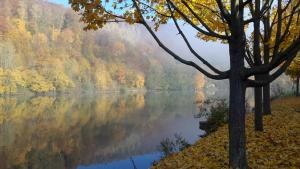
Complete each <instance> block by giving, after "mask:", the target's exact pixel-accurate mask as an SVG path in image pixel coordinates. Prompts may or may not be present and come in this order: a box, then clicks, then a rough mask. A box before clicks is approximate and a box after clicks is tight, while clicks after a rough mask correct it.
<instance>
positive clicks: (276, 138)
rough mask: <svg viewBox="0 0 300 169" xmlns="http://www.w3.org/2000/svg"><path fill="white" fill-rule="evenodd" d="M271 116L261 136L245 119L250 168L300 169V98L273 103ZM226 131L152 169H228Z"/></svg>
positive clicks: (223, 128) (206, 138) (265, 121)
mask: <svg viewBox="0 0 300 169" xmlns="http://www.w3.org/2000/svg"><path fill="white" fill-rule="evenodd" d="M272 111H273V112H272V113H273V114H272V115H270V116H265V117H264V127H265V130H264V132H255V131H254V117H253V114H252V113H251V114H249V115H247V118H246V135H247V155H248V165H249V168H259V169H264V168H266V169H267V168H285V169H287V168H295V169H298V168H299V167H300V112H299V111H300V98H299V97H298V98H296V97H290V98H281V99H277V100H274V101H273V102H272ZM228 165H229V164H228V127H227V125H225V126H223V127H220V128H219V129H218V130H217V131H216V132H214V133H211V134H210V135H208V136H207V137H205V138H202V139H200V140H199V141H197V142H196V143H195V144H194V145H192V146H191V147H189V148H187V149H185V150H183V151H181V152H178V153H174V154H172V155H170V156H168V157H166V158H164V159H162V160H161V161H159V162H158V163H157V164H154V166H153V167H152V169H175V168H176V169H177V168H179V169H185V168H186V169H193V168H195V169H199V168H205V169H206V168H209V169H210V168H211V169H218V168H228Z"/></svg>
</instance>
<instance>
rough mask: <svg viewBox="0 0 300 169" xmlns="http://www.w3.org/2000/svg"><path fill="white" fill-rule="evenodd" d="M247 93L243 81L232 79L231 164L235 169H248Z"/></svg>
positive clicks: (230, 119) (230, 106) (230, 114)
mask: <svg viewBox="0 0 300 169" xmlns="http://www.w3.org/2000/svg"><path fill="white" fill-rule="evenodd" d="M245 92H246V88H245V85H244V84H243V81H242V80H241V79H238V78H231V79H230V103H229V163H230V167H231V168H233V169H237V168H239V169H245V168H247V158H246V136H245V111H246V110H245Z"/></svg>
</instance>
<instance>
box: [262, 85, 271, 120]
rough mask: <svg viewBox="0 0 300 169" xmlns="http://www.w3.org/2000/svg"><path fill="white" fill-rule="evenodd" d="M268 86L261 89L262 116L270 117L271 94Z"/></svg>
mask: <svg viewBox="0 0 300 169" xmlns="http://www.w3.org/2000/svg"><path fill="white" fill-rule="evenodd" d="M270 93H271V92H270V84H268V85H266V86H264V87H263V112H264V115H270V114H272V112H271V94H270Z"/></svg>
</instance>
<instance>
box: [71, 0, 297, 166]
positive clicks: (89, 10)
mask: <svg viewBox="0 0 300 169" xmlns="http://www.w3.org/2000/svg"><path fill="white" fill-rule="evenodd" d="M291 1H297V0H291ZM70 3H71V6H72V8H73V9H74V10H75V11H77V12H79V13H80V15H81V20H82V21H83V22H84V23H85V24H86V27H85V29H87V30H88V29H93V30H96V29H99V28H102V27H103V26H104V25H105V24H108V23H120V22H127V23H129V24H141V25H143V26H144V27H145V28H146V29H147V31H148V32H149V33H150V34H151V36H152V37H153V38H154V40H155V41H156V42H157V44H158V45H159V46H160V47H161V48H162V49H164V50H165V51H166V52H167V53H169V54H170V55H171V56H172V57H174V58H175V59H176V60H178V61H179V62H181V63H183V64H186V65H189V66H192V67H194V68H195V69H197V70H198V71H200V72H201V73H203V74H204V75H206V76H207V77H209V78H212V79H216V80H223V79H228V80H229V83H230V88H229V90H230V96H229V109H230V112H229V163H230V167H231V168H240V169H244V168H247V158H246V147H245V145H246V144H245V143H246V138H245V91H246V88H247V87H261V86H264V85H266V84H269V83H270V82H272V81H273V80H275V79H276V78H277V77H279V76H280V75H281V74H282V73H283V72H284V71H285V70H286V68H287V67H288V66H289V65H290V63H291V62H292V61H293V59H294V58H295V53H297V52H298V51H299V49H300V33H299V32H298V33H297V34H295V36H294V38H293V39H292V40H291V43H289V44H288V46H287V47H285V48H281V46H282V44H283V42H284V41H282V39H284V37H285V36H286V35H285V31H281V29H276V30H275V29H274V30H272V31H275V32H276V40H275V41H276V43H275V44H276V45H275V46H270V48H272V50H275V51H276V52H274V53H273V55H272V56H270V58H271V59H270V62H268V63H262V64H254V65H252V66H249V65H247V64H246V63H245V60H249V61H250V60H251V59H256V58H250V57H249V55H247V50H246V49H247V42H248V41H249V40H250V39H253V38H252V34H250V35H249V32H253V34H254V36H256V37H255V38H254V39H255V40H254V41H257V39H259V38H258V37H257V34H258V35H259V32H260V31H261V27H260V26H259V24H258V23H260V22H261V21H262V20H263V17H264V16H265V15H266V14H268V13H278V14H277V15H278V19H277V20H278V21H277V22H281V20H283V14H282V13H283V11H286V10H287V9H288V7H287V6H290V5H291V3H288V2H286V1H284V2H283V1H282V0H278V1H274V0H263V1H261V0H226V1H225V0H152V1H149V0H128V1H127V0H126V1H124V0H106V1H102V0H70ZM292 4H294V3H292ZM251 6H252V7H253V9H254V11H255V15H252V16H251V15H247V13H248V11H249V8H250V7H251ZM293 8H295V10H291V11H289V16H292V17H293V16H294V15H299V8H300V7H299V4H297V3H296V5H295V6H294V7H293ZM279 16H280V17H279ZM170 22H173V23H174V24H173V26H174V27H175V28H176V29H177V30H178V32H179V35H180V36H181V38H182V39H183V41H184V42H185V44H186V45H187V47H188V49H189V51H190V52H191V53H192V54H193V55H194V56H195V58H197V59H198V60H199V61H200V62H202V63H203V65H204V67H203V66H202V64H201V65H200V64H197V63H196V62H194V61H192V60H187V59H185V58H186V57H184V56H181V55H179V54H177V53H176V52H175V51H174V50H172V49H170V48H168V47H167V46H166V44H165V43H164V42H163V41H162V40H161V38H160V37H158V36H157V34H156V33H155V31H156V30H158V29H159V26H160V25H161V24H167V23H170ZM182 23H183V24H188V25H190V26H191V27H192V28H194V29H195V30H196V31H197V32H198V33H197V35H198V37H199V38H201V39H204V40H207V41H209V40H212V41H222V42H223V43H227V44H228V46H229V55H230V69H229V70H226V71H222V70H220V69H218V68H216V67H215V66H214V65H212V64H211V63H209V62H208V61H207V60H205V59H204V58H203V57H202V56H201V55H200V54H199V53H197V52H196V50H194V48H193V46H192V45H191V44H190V41H189V39H188V37H187V36H186V34H185V32H184V31H183V29H182V25H181V24H182ZM153 25H154V26H153ZM278 25H279V24H278ZM278 27H281V26H280V25H279V26H278ZM287 31H288V30H287ZM257 44H260V43H259V42H256V43H255V45H254V48H255V49H254V50H255V54H257V53H258V52H259V50H260V49H262V46H261V45H257ZM273 48H274V49H273ZM269 72H271V74H270V75H269V76H268V77H266V78H255V79H254V78H253V77H254V76H258V75H264V74H266V73H269Z"/></svg>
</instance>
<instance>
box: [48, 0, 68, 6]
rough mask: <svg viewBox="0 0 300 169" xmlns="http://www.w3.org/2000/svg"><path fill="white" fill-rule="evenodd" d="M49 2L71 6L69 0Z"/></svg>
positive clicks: (52, 0) (51, 0)
mask: <svg viewBox="0 0 300 169" xmlns="http://www.w3.org/2000/svg"><path fill="white" fill-rule="evenodd" d="M48 1H49V2H53V3H57V4H62V5H65V6H68V5H69V0H48Z"/></svg>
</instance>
